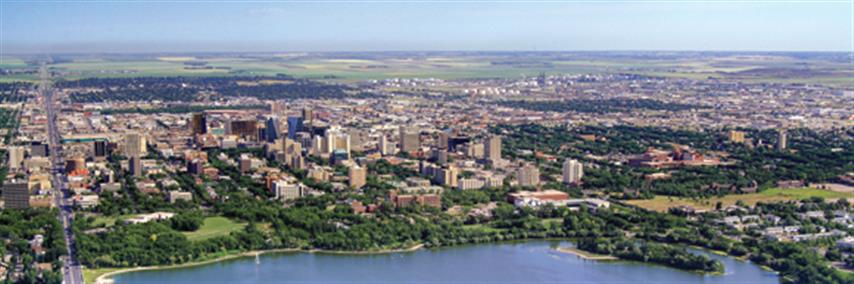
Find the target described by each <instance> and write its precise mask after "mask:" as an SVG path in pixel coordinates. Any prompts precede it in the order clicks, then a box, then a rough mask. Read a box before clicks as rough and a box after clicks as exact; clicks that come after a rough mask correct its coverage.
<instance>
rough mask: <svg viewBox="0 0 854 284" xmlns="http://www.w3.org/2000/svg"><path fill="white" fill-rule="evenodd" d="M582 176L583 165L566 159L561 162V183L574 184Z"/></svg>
mask: <svg viewBox="0 0 854 284" xmlns="http://www.w3.org/2000/svg"><path fill="white" fill-rule="evenodd" d="M583 176H584V165H582V164H581V162H579V161H577V160H570V159H567V160H566V161H565V162H563V183H567V184H576V183H579V182H581V177H583Z"/></svg>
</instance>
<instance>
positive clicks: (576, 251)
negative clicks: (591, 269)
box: [555, 247, 620, 261]
mask: <svg viewBox="0 0 854 284" xmlns="http://www.w3.org/2000/svg"><path fill="white" fill-rule="evenodd" d="M555 251H558V252H561V253H565V254H571V255H575V256H577V257H579V258H582V259H586V260H597V261H613V260H620V258H619V257H616V256H613V255H600V254H595V253H591V252H588V251H584V250H580V249H577V248H574V247H559V248H556V249H555Z"/></svg>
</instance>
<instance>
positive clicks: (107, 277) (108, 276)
mask: <svg viewBox="0 0 854 284" xmlns="http://www.w3.org/2000/svg"><path fill="white" fill-rule="evenodd" d="M422 248H424V244H417V245H414V246H411V247H408V248H402V249H386V250H378V251H342V250H322V249H298V248H284V249H269V250H255V251H247V252H240V253H233V254H228V255H224V256H221V257H217V258H214V259H208V260H203V261H196V262H188V263H182V264H175V265H154V266H142V267H129V268H123V269H119V270H116V271H110V272H107V273H104V274H101V275H98V277H97V278H95V283H113V282H112V281H111V280H112V277H114V276H116V275H119V274H124V273H130V272H137V271H148V270H166V269H178V268H187V267H194V266H201V265H207V264H212V263H217V262H222V261H226V260H231V259H237V258H243V257H251V256H260V255H264V254H274V253H297V252H299V253H319V254H338V255H374V254H390V253H404V252H414V251H417V250H420V249H422Z"/></svg>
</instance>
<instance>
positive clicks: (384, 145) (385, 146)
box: [377, 134, 393, 156]
mask: <svg viewBox="0 0 854 284" xmlns="http://www.w3.org/2000/svg"><path fill="white" fill-rule="evenodd" d="M377 151H378V152H380V155H383V156H388V155H391V154H393V150H392V149H391V145H390V143H388V138H387V137H386V136H385V134H381V135H380V142H379V143H378V144H377Z"/></svg>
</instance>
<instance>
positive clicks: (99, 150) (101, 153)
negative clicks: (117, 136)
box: [92, 140, 107, 159]
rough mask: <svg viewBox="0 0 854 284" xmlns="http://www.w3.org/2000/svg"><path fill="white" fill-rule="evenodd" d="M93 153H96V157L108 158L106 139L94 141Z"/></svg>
mask: <svg viewBox="0 0 854 284" xmlns="http://www.w3.org/2000/svg"><path fill="white" fill-rule="evenodd" d="M92 147H93V148H94V149H93V151H92V152H93V153H94V154H95V155H94V156H95V158H96V159H98V158H106V157H107V141H104V140H96V141H95V142H93V143H92Z"/></svg>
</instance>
